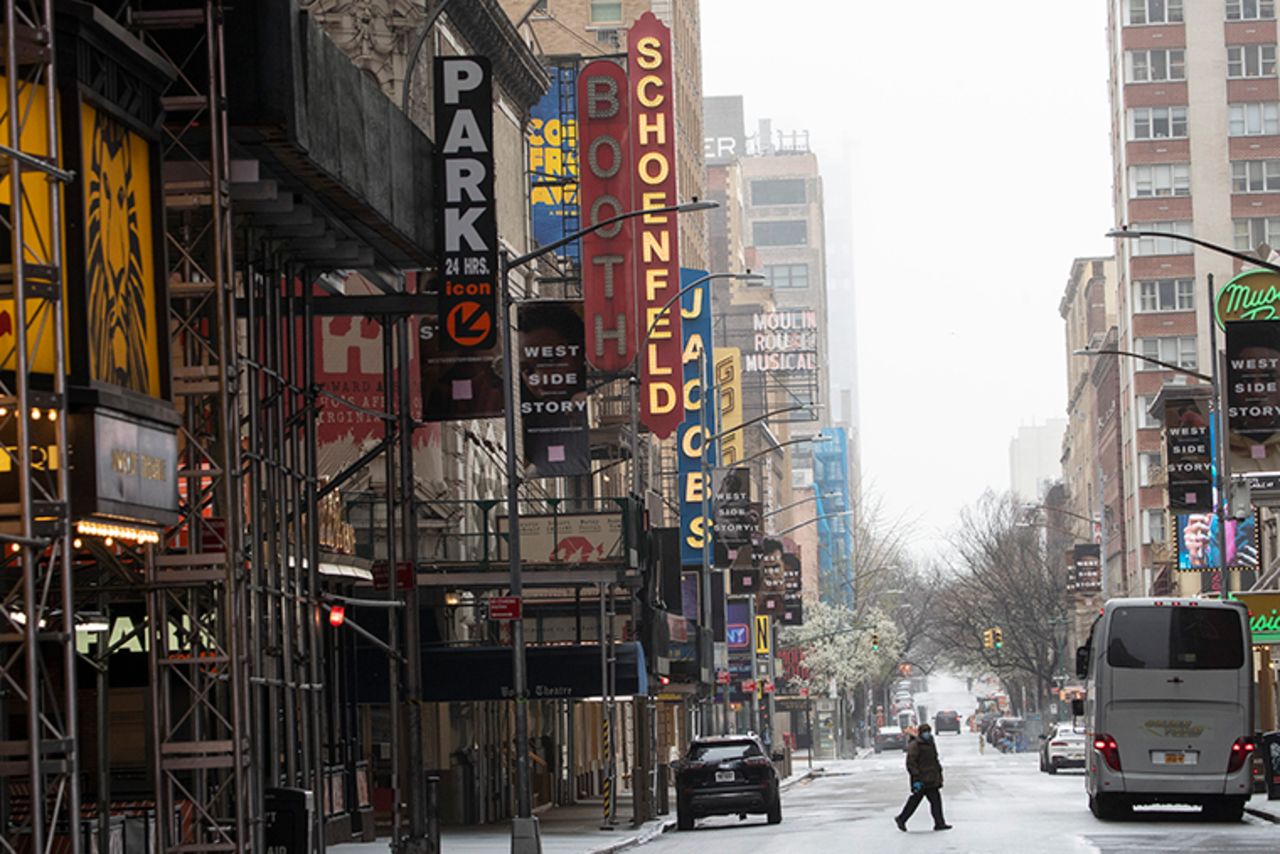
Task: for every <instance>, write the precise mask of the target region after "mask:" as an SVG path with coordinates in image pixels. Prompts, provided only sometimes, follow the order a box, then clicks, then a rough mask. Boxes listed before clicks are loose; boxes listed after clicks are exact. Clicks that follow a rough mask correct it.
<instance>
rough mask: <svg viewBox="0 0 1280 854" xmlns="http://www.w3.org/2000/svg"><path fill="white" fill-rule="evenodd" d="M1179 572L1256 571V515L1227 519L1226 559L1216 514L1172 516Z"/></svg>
mask: <svg viewBox="0 0 1280 854" xmlns="http://www.w3.org/2000/svg"><path fill="white" fill-rule="evenodd" d="M1174 518H1175V526H1176V530H1175V532H1174V533H1175V535H1176V539H1177V547H1178V569H1180V570H1183V571H1188V572H1203V571H1206V570H1220V569H1225V570H1233V571H1241V572H1247V571H1250V570H1256V569H1257V568H1258V518H1257V513H1254V514H1253V515H1252V516H1249V517H1248V518H1246V519H1244V520H1242V521H1241V520H1237V519H1234V518H1232V517H1227V536H1226V540H1225V545H1226V552H1227V553H1226V559H1225V561H1224V560H1223V559H1222V555H1221V549H1222V546H1221V545H1220V544H1219V537H1218V526H1219V524H1220V520H1219V518H1218V514H1216V513H1188V514H1183V515H1179V516H1176V517H1174Z"/></svg>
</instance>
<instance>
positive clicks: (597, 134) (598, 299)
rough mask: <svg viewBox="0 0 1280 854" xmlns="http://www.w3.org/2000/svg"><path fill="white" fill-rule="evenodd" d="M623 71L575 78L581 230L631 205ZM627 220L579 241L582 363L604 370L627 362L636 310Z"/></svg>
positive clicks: (585, 72) (631, 224)
mask: <svg viewBox="0 0 1280 854" xmlns="http://www.w3.org/2000/svg"><path fill="white" fill-rule="evenodd" d="M629 104H630V95H629V93H628V85H627V74H626V72H625V71H623V70H622V68H621V67H620V66H619V65H618V64H617V63H616V62H613V61H611V60H608V59H598V60H596V61H594V62H589V63H587V65H586V66H585V67H584V68H583V69H582V73H581V74H579V75H578V105H579V112H578V134H579V139H578V150H579V152H581V154H580V157H579V174H578V199H579V210H581V212H582V213H581V218H582V220H583V221H584V222H583V224H584V226H591V225H595V224H597V223H600V222H604V221H605V220H607V219H609V218H610V217H615V216H618V215H619V214H622V213H626V212H627V210H628V209H629V207H630V205H631V203H632V199H631V197H632V192H631V183H632V169H633V164H634V160H633V158H632V153H631V114H630V111H629V109H628V106H629ZM635 282H636V279H635V220H634V219H625V220H622V221H620V222H616V223H614V224H613V225H610V226H606V227H604V228H601V229H599V230H597V231H593V232H591V233H589V234H586V235H584V236H583V238H582V296H583V300H584V304H585V306H584V312H585V313H584V319H585V320H586V328H587V361H588V362H590V363H591V365H592V366H593V367H595V368H598V369H599V370H601V371H605V372H606V373H618V372H620V371H623V370H626V369H627V368H628V367H630V366H631V365H632V363H633V360H634V358H635V354H636V345H637V342H638V340H639V337H640V333H639V331H638V329H637V327H638V326H639V325H640V323H641V321H640V317H641V316H640V315H639V314H638V313H637V311H636V291H635V287H636V284H635Z"/></svg>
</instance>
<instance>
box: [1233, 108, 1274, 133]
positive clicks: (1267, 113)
mask: <svg viewBox="0 0 1280 854" xmlns="http://www.w3.org/2000/svg"><path fill="white" fill-rule="evenodd" d="M1227 132H1228V133H1229V134H1230V135H1231V136H1258V135H1260V134H1269V133H1280V104H1231V105H1230V106H1229V107H1228V112H1227Z"/></svg>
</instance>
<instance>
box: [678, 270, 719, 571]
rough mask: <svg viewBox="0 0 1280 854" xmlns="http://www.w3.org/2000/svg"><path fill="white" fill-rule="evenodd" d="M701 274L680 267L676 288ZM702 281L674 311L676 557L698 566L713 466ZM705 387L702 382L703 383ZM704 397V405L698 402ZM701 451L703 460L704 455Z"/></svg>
mask: <svg viewBox="0 0 1280 854" xmlns="http://www.w3.org/2000/svg"><path fill="white" fill-rule="evenodd" d="M704 276H706V273H705V272H703V271H702V270H690V269H685V268H681V270H680V287H681V289H684V288H687V287H689V286H690V285H692V284H693V283H694V282H696V281H697V280H698V279H701V278H703V277H704ZM709 285H710V282H703V283H702V284H701V285H699V286H697V287H696V288H692V289H690V291H689V292H688V293H686V294H685V295H684V296H682V297H681V298H680V302H679V307H678V308H676V307H673V308H672V309H671V311H672V312H673V313H674V312H676V311H679V313H680V324H681V334H682V336H683V343H684V346H683V354H684V355H683V357H682V358H683V362H684V375H683V376H684V382H683V391H682V394H683V396H684V421H683V422H682V423H681V424H680V430H679V433H678V434H677V435H678V438H677V442H676V445H677V448H678V472H679V479H680V480H679V482H680V502H679V503H680V560H681V562H682V563H684V564H685V565H701V563H702V556H703V548H704V546H705V545H706V541H707V538H708V537H710V536H711V530H710V529H711V526H710V524H709V521H710V510H711V504H712V500H713V496H712V495H710V494H709V493H708V487H709V483H708V481H710V480H711V473H712V472H713V471H714V470H715V467H716V447H715V444H716V443H715V442H708V441H707V440H708V439H710V438H711V437H713V436H715V435H716V407H715V406H712V405H710V403H711V402H712V401H715V400H716V393H715V385H714V382H713V381H711V376H710V375H711V369H712V366H711V362H710V360H711V348H710V344H711V290H710V288H709ZM704 386H705V387H704ZM704 401H705V402H707V404H708V405H706V406H703V403H704ZM704 456H705V460H704V459H703V458H704Z"/></svg>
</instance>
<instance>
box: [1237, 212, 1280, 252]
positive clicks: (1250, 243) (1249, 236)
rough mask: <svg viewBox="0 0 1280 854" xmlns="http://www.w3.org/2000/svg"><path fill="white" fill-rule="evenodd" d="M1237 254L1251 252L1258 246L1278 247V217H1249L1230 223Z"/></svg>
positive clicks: (1279, 225)
mask: <svg viewBox="0 0 1280 854" xmlns="http://www.w3.org/2000/svg"><path fill="white" fill-rule="evenodd" d="M1231 222H1232V224H1233V225H1234V226H1235V248H1236V251H1237V252H1252V251H1253V250H1254V249H1256V248H1257V247H1258V246H1259V245H1260V244H1263V243H1265V244H1267V245H1268V246H1280V217H1275V216H1251V217H1244V218H1242V219H1234V220H1232V221H1231Z"/></svg>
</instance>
